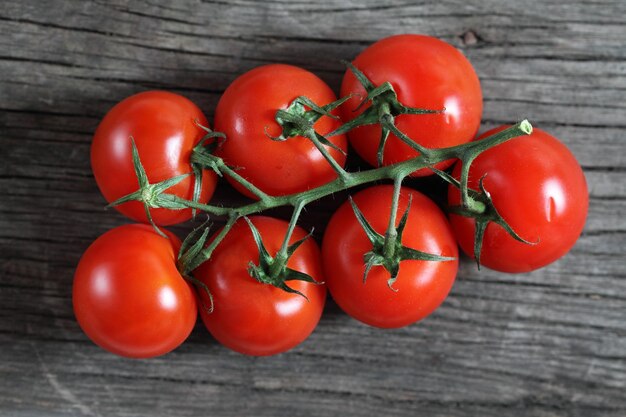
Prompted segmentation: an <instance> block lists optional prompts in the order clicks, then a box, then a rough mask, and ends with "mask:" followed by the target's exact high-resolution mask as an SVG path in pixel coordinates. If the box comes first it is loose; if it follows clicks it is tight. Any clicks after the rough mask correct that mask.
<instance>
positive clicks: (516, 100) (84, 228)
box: [0, 0, 626, 417]
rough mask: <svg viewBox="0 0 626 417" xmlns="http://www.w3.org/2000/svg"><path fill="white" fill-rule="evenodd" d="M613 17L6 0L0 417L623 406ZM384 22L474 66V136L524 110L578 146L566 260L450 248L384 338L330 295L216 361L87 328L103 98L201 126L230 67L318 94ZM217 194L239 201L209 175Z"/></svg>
mask: <svg viewBox="0 0 626 417" xmlns="http://www.w3.org/2000/svg"><path fill="white" fill-rule="evenodd" d="M625 15H626V2H624V1H621V0H603V1H598V2H587V1H578V2H574V3H573V4H565V2H559V1H556V0H555V1H550V2H546V1H543V0H542V1H539V0H537V1H527V2H523V1H515V0H506V1H483V0H472V1H466V0H463V1H461V0H444V1H441V2H434V1H433V2H425V1H417V2H410V1H399V0H374V1H360V0H353V1H339V0H334V1H333V0H326V1H323V2H314V1H309V0H292V1H281V0H271V1H251V0H235V1H217V0H214V1H211V0H207V1H184V2H183V1H180V2H168V1H157V0H142V1H133V2H130V1H114V2H104V1H98V2H86V1H85V2H83V1H51V0H50V1H49V0H45V1H44V0H41V1H31V2H28V1H23V0H22V1H18V0H5V1H3V2H2V6H1V7H0V45H1V52H0V74H1V75H0V129H1V130H0V132H1V133H0V137H1V146H0V161H1V163H0V212H1V215H0V265H1V273H0V274H1V277H0V315H1V319H0V415H2V416H20V417H21V416H242V415H250V416H275V415H279V416H312V415H323V416H357V415H358V416H362V415H381V416H401V415H402V416H403V415H407V416H408V415H410V416H428V417H435V416H481V417H487V416H494V417H501V416H509V415H511V416H542V417H545V416H581V417H589V416H614V417H623V416H625V415H626V257H625V255H624V251H625V249H626V220H625V216H626V181H625V180H626V175H625V172H626V105H625V104H624V96H625V93H626V47H625V46H624V44H625V42H626V25H625V22H626V21H625V20H624V16H625ZM402 32H421V33H427V34H430V35H434V36H437V37H440V38H442V39H444V40H446V41H447V42H450V43H452V44H453V45H455V46H457V47H458V48H460V49H461V50H462V51H463V52H464V53H465V54H466V55H467V56H468V57H469V58H470V59H471V61H472V63H473V64H474V66H475V68H476V70H477V72H478V74H479V76H480V78H481V82H482V86H483V92H484V96H485V111H484V125H483V127H482V130H484V129H487V128H489V127H491V126H494V125H496V124H501V123H505V122H511V121H515V120H519V119H521V118H524V117H528V118H529V119H530V120H531V121H532V122H533V123H534V124H535V125H536V126H539V127H542V128H544V129H546V130H549V131H550V132H552V133H553V134H555V135H556V136H558V137H559V138H561V139H562V140H563V141H564V142H565V143H567V145H568V146H569V147H570V148H571V149H572V150H573V152H574V153H575V154H576V156H577V157H578V159H579V161H580V162H581V164H582V166H583V167H584V170H585V173H586V175H587V180H588V183H589V190H590V194H591V201H590V202H591V204H590V211H589V218H588V221H587V225H586V228H585V231H584V233H583V235H582V237H581V238H580V240H579V242H578V244H577V245H576V247H575V248H574V249H573V250H572V251H571V253H570V254H569V255H567V256H566V257H565V258H564V259H562V260H560V261H559V262H557V263H555V264H553V265H551V266H549V267H547V268H545V269H543V270H540V271H537V272H534V273H531V274H522V275H515V276H510V275H503V274H499V273H494V272H490V271H488V270H484V271H481V272H478V271H476V269H475V267H474V266H473V264H472V263H471V262H470V261H469V260H468V259H464V260H463V262H462V265H461V269H460V272H459V277H458V280H457V282H456V284H455V286H454V288H453V290H452V293H451V294H450V296H449V298H448V299H447V300H446V302H445V303H444V304H443V306H442V307H441V308H440V309H439V310H437V311H436V312H435V313H434V314H433V315H432V316H431V317H429V318H428V319H427V320H425V321H424V322H422V323H420V324H418V325H413V326H409V327H408V328H404V329H399V330H392V331H381V330H376V329H373V328H369V327H366V326H364V325H361V324H358V323H357V322H355V321H353V320H351V319H350V318H349V317H347V316H346V315H345V314H343V313H342V312H341V311H340V310H339V309H338V307H337V306H336V305H335V304H333V303H332V302H331V303H329V305H328V307H327V309H326V310H327V311H326V313H325V315H324V316H323V318H322V320H321V322H320V325H319V327H318V328H317V330H316V331H315V333H314V334H313V335H312V336H311V338H310V339H309V340H307V341H306V342H305V343H304V344H302V345H301V346H299V347H297V348H296V349H294V350H293V351H291V352H289V353H286V354H282V355H278V356H275V357H270V358H253V357H246V356H242V355H239V354H236V353H233V352H230V351H228V350H226V349H225V348H223V347H221V346H220V345H219V344H217V343H216V342H215V341H214V340H213V339H211V337H210V336H209V335H208V334H207V332H206V331H205V330H204V328H203V327H202V326H201V325H198V326H197V328H196V329H195V331H194V332H193V334H192V336H191V338H190V339H189V341H188V342H186V343H185V344H183V346H182V347H181V348H179V349H178V350H176V351H175V352H173V353H171V354H168V355H166V356H164V357H161V358H158V359H153V360H140V361H137V360H128V359H121V358H119V357H116V356H114V355H111V354H109V353H107V352H105V351H103V350H101V349H99V348H97V347H96V346H95V345H93V344H92V343H91V342H90V341H89V340H88V339H87V338H86V336H85V335H84V334H83V333H82V332H81V330H80V329H79V327H78V325H77V323H76V321H75V319H74V316H73V313H72V306H71V286H72V275H73V272H74V268H75V266H76V264H77V262H78V259H79V257H80V255H81V253H82V252H83V251H84V250H85V248H86V247H87V246H88V245H89V244H90V243H91V242H92V241H93V240H94V239H95V238H96V237H97V236H98V235H100V234H101V233H103V232H104V231H106V230H108V229H110V228H112V227H114V226H116V225H119V224H122V223H124V222H125V219H124V218H122V217H121V216H120V215H118V214H117V213H116V212H114V211H104V210H103V209H102V207H103V205H104V204H105V202H104V200H103V198H102V197H101V196H100V193H99V191H98V189H97V187H96V184H95V182H94V180H93V177H92V173H91V169H90V165H89V146H90V142H91V137H92V134H93V132H94V129H95V128H96V126H97V124H98V122H99V120H100V119H101V117H102V116H103V115H104V114H105V112H106V111H107V110H108V109H109V108H111V106H113V105H114V104H115V103H116V102H118V101H119V100H121V99H122V98H124V97H127V96H129V95H131V94H133V93H136V92H138V91H143V90H147V89H155V88H158V89H165V90H170V91H174V92H177V93H180V94H183V95H185V96H187V97H189V98H190V99H192V100H193V101H195V102H196V103H197V104H198V105H199V106H200V107H201V108H202V109H203V110H204V111H205V112H206V113H207V115H209V116H212V114H213V111H214V109H215V105H216V103H217V101H218V99H219V97H220V94H221V93H222V91H223V90H224V89H225V88H226V86H227V85H228V84H229V83H230V82H231V81H232V80H233V79H234V78H235V77H237V76H238V75H239V74H242V73H243V72H244V71H246V70H248V69H250V68H253V67H255V66H258V65H261V64H264V63H270V62H286V63H290V64H295V65H300V66H303V67H305V68H307V69H309V70H312V71H314V72H315V73H317V74H319V75H320V76H321V77H322V78H323V79H324V80H326V81H327V82H328V83H329V84H330V85H331V86H332V87H333V88H335V89H337V88H338V86H339V83H340V79H341V76H342V74H343V71H344V69H343V67H342V65H341V64H340V63H339V60H340V59H346V58H348V59H350V58H352V57H354V56H355V55H356V54H357V53H358V52H359V51H361V50H362V49H363V48H365V47H366V46H367V45H369V44H370V43H372V42H374V41H376V40H377V39H379V38H381V37H384V36H387V35H390V34H394V33H402ZM353 164H354V162H353ZM426 183H427V186H429V187H431V186H432V185H433V183H432V182H429V181H426ZM422 184H423V183H421V182H415V183H414V185H416V186H418V187H421V186H422ZM218 194H219V198H221V201H224V202H227V203H230V202H236V201H237V200H238V198H237V197H236V196H235V194H234V193H233V192H232V191H229V190H228V188H227V187H226V186H223V189H222V190H221V191H220V192H219V193H218ZM337 204H338V201H333V200H332V199H330V200H329V201H325V202H322V203H320V204H318V205H317V206H316V209H315V210H310V215H309V217H307V218H306V220H305V223H304V224H305V226H310V225H317V226H318V228H319V230H322V229H323V226H324V222H325V221H326V219H327V218H328V216H329V214H330V213H331V212H332V210H333V209H334V208H335V207H337ZM278 214H279V215H283V216H284V215H288V212H280V213H278ZM186 230H189V226H184V227H179V228H177V229H175V231H176V232H178V233H179V234H183V233H184V232H185V231H186ZM319 236H320V235H319V234H318V235H317V237H319Z"/></svg>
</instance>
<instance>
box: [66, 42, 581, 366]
mask: <svg viewBox="0 0 626 417" xmlns="http://www.w3.org/2000/svg"><path fill="white" fill-rule="evenodd" d="M348 65H349V68H348V70H347V71H346V73H345V76H344V79H343V83H342V85H341V96H342V97H343V99H340V100H338V101H337V100H336V99H337V97H336V96H335V94H334V93H333V91H332V90H331V89H330V88H329V87H328V86H327V85H326V84H325V83H324V82H323V81H322V80H321V79H320V78H318V77H317V76H315V75H314V74H312V73H310V72H308V71H306V70H304V69H301V68H297V67H294V66H290V65H276V64H274V65H265V66H261V67H258V68H255V69H252V70H251V71H249V72H247V73H245V74H243V75H242V76H240V77H239V78H237V79H236V80H235V81H234V82H233V83H232V84H231V85H230V86H229V87H228V88H227V89H226V91H225V92H224V94H223V96H222V98H221V99H220V101H219V103H218V105H217V108H216V111H215V120H214V126H215V130H216V132H221V133H213V132H212V131H210V130H209V126H208V122H207V119H206V117H205V116H204V115H203V114H202V111H201V110H200V109H199V108H198V107H197V106H196V105H194V104H193V103H192V102H191V101H189V100H188V99H186V98H184V97H182V96H180V95H177V94H173V93H168V92H163V91H147V92H143V93H140V94H137V95H134V96H132V97H129V98H127V99H125V100H123V101H121V102H120V103H118V104H117V105H116V106H115V107H113V108H112V109H111V110H110V111H109V113H108V114H107V115H106V116H105V117H104V119H103V120H102V122H101V123H100V125H99V127H98V129H97V131H96V133H95V135H94V139H93V143H92V148H91V162H92V168H93V172H94V176H95V179H96V182H97V183H98V186H99V188H100V190H101V192H102V194H103V195H104V197H105V198H106V199H107V201H108V202H109V203H112V205H114V206H115V208H116V209H117V210H119V211H120V212H121V213H122V214H124V215H126V216H127V217H129V218H131V219H133V220H135V221H138V222H141V223H151V224H152V226H150V225H144V224H131V225H125V226H120V227H117V228H115V229H113V230H111V231H109V232H107V233H105V234H104V235H102V236H100V237H99V238H98V239H97V240H96V241H95V242H93V244H92V245H91V246H90V247H89V248H88V249H87V251H86V252H85V253H84V255H83V256H82V258H81V260H80V263H79V265H78V267H77V269H76V274H75V279H74V288H73V303H74V312H75V315H76V318H77V320H78V323H79V324H80V326H81V327H82V329H83V330H84V331H85V333H86V334H87V336H89V338H91V339H92V340H93V341H94V342H95V343H96V344H98V345H99V346H101V347H103V348H104V349H106V350H108V351H111V352H113V353H116V354H118V355H122V356H127V357H133V358H147V357H153V356H158V355H162V354H165V353H167V352H169V351H171V350H173V349H175V348H176V347H177V346H179V345H180V344H181V343H182V342H183V341H184V340H185V339H186V338H187V336H188V335H189V333H190V332H191V330H192V329H193V327H194V325H195V323H196V319H197V314H198V313H197V312H198V310H199V311H200V315H201V318H202V321H203V323H204V325H205V327H206V328H207V329H208V331H209V332H210V333H211V334H212V335H213V336H214V337H215V339H217V340H218V341H219V342H220V343H222V344H223V345H225V346H227V347H229V348H231V349H233V350H235V351H238V352H241V353H244V354H249V355H272V354H277V353H280V352H284V351H286V350H288V349H291V348H293V347H294V346H296V345H298V344H299V343H301V342H302V341H304V340H305V339H306V338H307V337H308V336H309V335H310V334H311V332H313V330H314V329H315V327H316V325H317V323H318V321H319V319H320V317H321V315H322V311H323V308H324V303H325V300H326V290H327V289H328V290H329V291H330V293H331V295H332V297H333V299H334V300H335V301H336V302H337V304H338V305H339V306H340V307H341V308H342V309H343V310H344V311H345V312H346V313H347V314H349V315H350V316H352V317H354V318H355V319H357V320H359V321H361V322H363V323H366V324H368V325H371V326H376V327H382V328H393V327H402V326H406V325H409V324H411V323H414V322H416V321H418V320H421V319H423V318H425V317H426V316H428V315H429V314H431V313H432V312H433V311H434V310H435V309H436V308H437V307H438V306H439V305H440V304H441V303H442V302H443V301H444V299H445V298H446V296H447V295H448V293H449V291H450V289H451V288H452V285H453V284H454V280H455V277H456V274H457V269H458V246H460V247H461V249H462V250H463V251H464V252H465V253H466V254H468V255H469V256H471V257H478V256H480V259H479V261H480V263H479V265H480V264H482V265H484V266H486V267H489V268H492V269H494V270H497V271H502V272H528V271H532V270H535V269H537V268H540V267H543V266H545V265H547V264H549V263H551V262H554V261H555V260H557V259H559V258H560V257H562V256H563V255H564V254H565V253H567V251H568V250H569V249H570V248H571V247H572V246H573V245H574V243H575V242H576V240H577V239H578V236H579V235H580V233H581V231H582V228H583V226H584V223H585V218H586V214H587V205H588V195H587V186H586V182H585V177H584V175H583V172H582V170H581V168H580V166H579V164H578V162H577V161H576V159H575V158H574V156H573V155H572V154H571V152H570V151H569V150H568V149H567V148H566V147H565V145H563V144H562V143H561V142H560V141H559V140H557V139H556V138H554V137H553V136H551V135H549V134H548V133H546V132H544V131H541V130H539V129H535V130H534V131H533V132H532V133H530V134H528V135H525V136H520V137H516V138H513V139H508V140H507V141H503V143H499V144H497V145H496V146H493V147H488V148H486V149H482V150H481V152H479V153H478V154H476V155H474V156H472V157H471V158H469V157H468V158H469V159H468V158H466V159H464V157H463V156H462V155H465V154H458V155H460V156H458V157H457V158H456V159H457V161H455V158H448V157H447V156H446V157H445V158H444V157H439V158H437V156H441V155H457V154H449V153H445V152H444V151H442V152H441V153H437V151H438V150H443V149H444V148H445V149H452V150H454V149H457V148H458V149H460V148H459V147H463V146H465V148H463V149H468V153H467V155H469V154H470V153H469V150H470V149H472V150H473V149H476V148H475V147H472V146H473V144H475V145H478V146H480V145H481V144H482V143H486V141H487V140H489V139H488V138H491V137H494V135H497V134H498V133H502V132H507V130H505V129H506V128H507V126H502V127H500V128H497V129H495V130H493V131H490V132H487V133H485V134H484V135H483V136H481V137H479V138H478V139H475V135H476V133H477V131H478V128H479V126H480V118H481V113H482V92H481V88H480V84H479V81H478V77H477V76H476V73H475V72H474V69H473V68H472V66H471V64H470V63H469V61H468V60H467V59H466V58H465V57H464V56H463V55H462V54H461V52H459V51H458V50H457V49H455V48H454V47H452V46H451V45H449V44H447V43H445V42H443V41H440V40H437V39H435V38H432V37H428V36H422V35H399V36H392V37H389V38H386V39H383V40H381V41H379V42H376V43H374V44H373V45H371V46H370V47H368V48H366V49H365V50H364V51H363V52H362V53H361V54H360V55H359V56H358V57H357V58H356V59H355V60H354V61H353V62H352V64H348ZM207 132H208V134H207ZM527 133H528V132H527ZM481 140H482V142H481ZM348 143H350V145H351V147H352V148H353V149H354V150H355V151H356V152H357V153H358V154H359V155H360V156H361V157H363V159H364V160H365V161H367V162H368V163H370V164H371V165H373V166H377V165H379V164H380V165H381V166H382V167H381V168H378V169H373V170H371V172H373V173H374V174H376V175H378V174H380V175H381V177H380V178H383V176H382V175H386V177H385V178H391V179H393V180H394V184H393V185H373V186H370V187H369V188H366V189H364V190H362V191H360V192H359V193H357V194H355V195H354V196H353V197H351V198H350V200H349V201H346V202H345V203H344V204H343V205H342V206H341V207H340V208H339V209H338V210H337V211H336V212H335V213H334V214H333V216H332V218H331V220H330V222H329V224H328V225H327V227H326V230H325V234H324V238H323V242H322V247H321V250H320V247H319V246H318V244H317V243H316V242H315V241H314V240H313V239H311V238H308V237H309V236H308V235H307V233H306V232H305V231H304V230H303V229H301V228H300V227H298V226H297V225H296V222H297V219H298V216H299V215H300V212H301V210H302V208H303V207H304V205H305V204H307V203H309V202H310V201H313V200H314V199H317V198H320V197H321V196H324V195H328V194H329V193H331V192H333V191H336V190H341V189H347V188H350V187H352V186H354V185H355V184H357V182H356V180H355V179H354V178H356V177H354V176H351V174H349V173H347V172H346V171H344V170H343V167H344V164H345V162H346V155H347V153H348ZM455 147H456V148H455ZM429 150H433V153H430V151H429ZM427 151H428V152H427ZM420 158H421V159H420ZM412 160H413V161H418V160H419V161H422V162H423V164H422V165H419V168H416V169H414V170H412V171H409V172H407V173H406V174H403V175H400V174H398V172H404V171H402V169H404V168H405V167H406V166H407V165H406V161H412ZM430 160H433V161H434V162H432V163H431V162H429V161H430ZM455 162H456V164H455ZM403 164H404V165H403ZM452 164H455V166H454V167H453V168H452V171H451V174H447V173H445V172H444V171H440V170H442V169H446V168H448V167H450V166H451V165H452ZM470 164H471V165H470ZM416 166H417V165H416ZM384 167H389V168H388V169H387V168H384ZM464 167H465V169H464ZM468 168H469V169H468ZM434 173H437V174H438V175H440V176H441V177H442V178H443V179H445V180H446V181H447V182H448V183H449V192H448V203H449V205H450V212H451V214H450V215H449V217H447V216H446V215H445V214H444V212H443V211H442V210H441V209H440V208H439V207H438V206H437V205H436V204H435V203H434V202H432V201H431V200H430V199H429V198H427V197H426V196H424V195H423V194H421V193H420V192H418V191H416V190H414V189H410V188H406V187H403V186H401V183H402V179H403V178H404V177H405V176H406V175H412V176H426V175H433V174H434ZM218 174H219V175H222V176H224V177H226V179H227V180H228V181H229V182H230V183H231V184H232V186H234V188H235V189H237V190H238V191H240V192H241V193H243V194H244V195H246V196H248V197H251V198H253V199H254V202H253V203H250V204H248V205H246V206H244V207H240V208H232V209H225V208H222V207H220V206H216V205H213V206H211V205H208V202H209V201H210V200H211V197H212V194H213V192H214V190H215V188H216V185H217V182H218V178H219V176H218ZM374 174H373V175H374ZM359 178H361V180H359V181H361V183H366V182H372V181H370V180H363V178H365V177H364V176H361V177H359ZM367 178H370V177H367ZM371 178H373V179H380V178H378V177H375V176H372V177H371ZM357 185H358V184H357ZM129 196H130V197H129ZM286 204H291V205H293V206H294V216H293V217H292V220H291V221H290V222H286V221H283V220H279V219H275V218H271V217H265V216H260V215H256V213H259V212H261V211H262V210H263V209H265V208H268V207H274V206H279V205H286ZM196 210H205V211H208V212H210V213H212V214H216V213H217V214H224V215H227V218H228V222H227V223H226V226H225V227H224V228H223V229H221V230H219V231H217V232H216V233H215V234H214V235H213V236H212V237H210V238H209V239H208V240H207V237H208V236H207V233H208V229H200V231H199V232H198V231H194V232H193V233H192V234H191V235H190V236H189V237H188V239H186V240H185V242H183V243H182V245H181V242H180V241H179V240H178V238H177V237H176V236H174V235H173V234H172V233H170V232H168V231H165V230H163V229H162V228H161V227H159V226H166V225H172V224H177V223H180V222H183V221H186V220H189V219H190V218H191V217H192V216H193V214H194V211H196ZM200 235H201V236H200Z"/></svg>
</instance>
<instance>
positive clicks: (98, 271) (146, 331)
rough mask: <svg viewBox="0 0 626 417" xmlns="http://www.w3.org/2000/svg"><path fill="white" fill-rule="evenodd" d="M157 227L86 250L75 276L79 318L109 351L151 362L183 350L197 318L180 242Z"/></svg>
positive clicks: (125, 229)
mask: <svg viewBox="0 0 626 417" xmlns="http://www.w3.org/2000/svg"><path fill="white" fill-rule="evenodd" d="M165 233H166V234H167V237H163V236H161V235H159V234H158V233H157V232H156V231H155V230H154V229H153V228H152V227H151V226H148V225H142V224H130V225H124V226H119V227H116V228H115V229H112V230H110V231H108V232H106V233H105V234H103V235H102V236H100V237H99V238H98V239H96V240H95V241H94V242H93V243H92V244H91V246H89V248H88V249H87V250H86V251H85V253H84V254H83V256H82V258H81V259H80V262H79V264H78V267H77V268H76V273H75V275H74V286H73V294H72V300H73V304H74V314H75V315H76V319H77V320H78V323H79V325H80V327H81V328H82V329H83V331H84V332H85V334H87V336H88V337H89V338H90V339H91V340H92V341H93V342H94V343H96V344H97V345H98V346H100V347H102V348H103V349H106V350H108V351H109V352H112V353H115V354H117V355H121V356H125V357H129V358H150V357H154V356H159V355H163V354H165V353H168V352H170V351H171V350H173V349H175V348H176V347H178V346H179V345H180V344H181V343H182V342H183V341H185V339H187V336H189V334H190V333H191V330H192V329H193V327H194V325H195V323H196V318H197V314H198V313H197V303H196V296H195V292H194V289H193V288H192V287H191V286H190V285H189V283H187V281H185V279H183V277H182V276H181V275H180V273H179V272H178V270H177V268H176V257H177V251H178V249H179V247H180V241H179V240H178V238H177V237H176V236H174V235H173V234H172V233H170V232H167V231H165Z"/></svg>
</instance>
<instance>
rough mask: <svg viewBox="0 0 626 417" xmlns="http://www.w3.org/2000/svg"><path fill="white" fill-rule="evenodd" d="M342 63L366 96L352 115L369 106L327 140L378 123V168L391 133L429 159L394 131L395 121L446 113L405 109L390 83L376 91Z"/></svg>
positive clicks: (419, 149) (344, 62) (331, 134)
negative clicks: (401, 116)
mask: <svg viewBox="0 0 626 417" xmlns="http://www.w3.org/2000/svg"><path fill="white" fill-rule="evenodd" d="M342 63H343V64H344V65H345V66H347V67H348V69H350V71H352V73H353V74H354V76H355V77H356V78H357V80H358V81H359V83H361V85H362V86H363V88H364V89H365V91H366V92H367V96H366V97H365V98H363V100H362V101H361V103H359V105H358V106H357V107H356V109H354V111H357V110H359V109H360V108H361V107H363V106H364V105H365V104H366V103H368V102H370V106H369V107H368V108H367V109H365V111H363V113H361V114H360V115H358V116H357V117H355V118H354V119H352V120H350V121H349V122H346V123H344V124H343V125H341V126H340V127H338V128H337V129H335V130H334V131H332V132H331V133H329V134H328V136H334V135H339V134H344V133H347V132H349V131H351V130H353V129H355V128H357V127H360V126H366V125H372V124H376V123H379V124H380V125H381V136H380V141H379V144H378V150H377V154H376V155H377V162H378V166H379V167H380V166H382V165H383V154H384V151H385V144H386V143H387V139H388V138H389V133H394V134H395V135H396V136H397V137H398V138H399V139H400V140H402V141H403V142H404V143H406V144H407V145H409V146H410V147H411V148H413V149H414V150H416V151H418V152H420V153H422V154H424V155H428V154H429V150H428V149H427V148H425V147H423V146H421V145H419V144H418V143H416V142H415V141H413V140H412V139H411V138H409V137H408V136H406V135H405V134H403V133H402V132H401V131H400V130H399V129H398V128H397V127H396V125H395V117H396V116H399V115H403V114H412V115H420V114H438V113H442V112H443V111H445V109H442V110H430V109H421V108H416V107H408V106H405V105H403V104H402V103H400V101H399V100H398V95H397V94H396V92H395V90H394V89H393V86H392V85H391V83H390V82H388V81H387V82H384V83H383V84H381V85H379V86H377V87H376V86H374V84H373V83H372V82H371V80H370V79H369V78H367V76H366V75H365V74H364V73H363V72H362V71H361V70H359V69H358V68H357V67H356V66H354V65H353V64H352V63H350V62H348V61H342ZM348 97H349V96H348Z"/></svg>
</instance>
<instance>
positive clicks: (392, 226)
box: [383, 175, 404, 259]
mask: <svg viewBox="0 0 626 417" xmlns="http://www.w3.org/2000/svg"><path fill="white" fill-rule="evenodd" d="M403 179H404V177H403V176H400V175H399V176H397V177H395V178H394V180H393V197H392V199H391V213H390V214H389V224H388V225H387V232H386V233H385V243H384V245H383V253H384V254H385V257H387V258H389V259H390V258H392V257H393V255H394V250H395V248H396V239H397V237H398V232H397V230H396V215H397V212H398V201H399V199H400V188H401V187H402V180H403Z"/></svg>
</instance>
